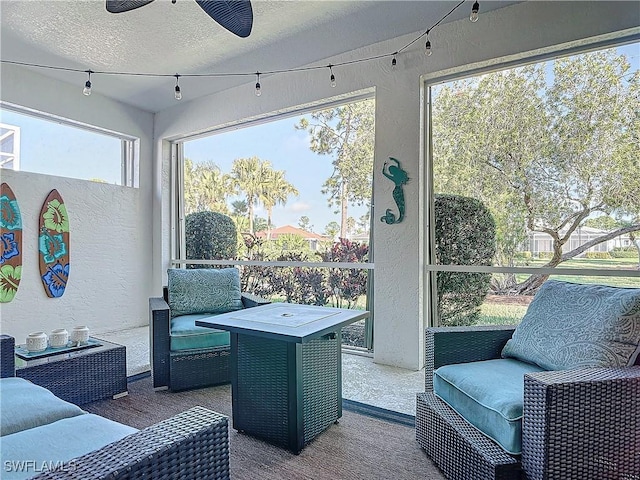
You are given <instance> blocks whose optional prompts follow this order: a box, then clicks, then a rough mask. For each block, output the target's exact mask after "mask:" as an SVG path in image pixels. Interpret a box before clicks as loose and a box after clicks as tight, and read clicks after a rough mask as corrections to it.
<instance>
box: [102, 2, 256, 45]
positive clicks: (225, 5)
mask: <svg viewBox="0 0 640 480" xmlns="http://www.w3.org/2000/svg"><path fill="white" fill-rule="evenodd" d="M106 1H107V11H108V12H110V13H122V12H129V11H131V10H135V9H136V8H139V7H144V6H145V5H147V4H149V3H151V2H153V0H106ZM171 3H176V0H171ZM196 3H197V4H198V5H199V6H200V8H202V9H203V10H204V11H205V12H206V14H207V15H209V16H210V17H211V18H213V19H214V20H215V21H216V22H218V23H219V24H220V25H221V26H223V27H224V28H226V29H227V30H229V31H230V32H231V33H234V34H236V35H238V36H239V37H242V38H246V37H248V36H249V34H250V33H251V27H252V26H253V10H252V8H251V2H250V0H218V1H206V0H196Z"/></svg>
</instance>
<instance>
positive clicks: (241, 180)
mask: <svg viewBox="0 0 640 480" xmlns="http://www.w3.org/2000/svg"><path fill="white" fill-rule="evenodd" d="M270 170H272V168H271V163H270V162H268V161H266V160H260V159H259V158H258V157H251V158H236V159H235V160H234V161H233V165H232V166H231V177H230V178H231V184H232V185H233V186H234V187H236V188H238V190H240V191H242V192H244V194H245V196H246V200H247V207H248V210H249V232H250V233H253V208H254V207H255V205H256V203H257V202H258V199H260V198H261V196H262V195H263V192H264V190H265V186H266V179H267V172H268V171H270Z"/></svg>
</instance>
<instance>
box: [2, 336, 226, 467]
mask: <svg viewBox="0 0 640 480" xmlns="http://www.w3.org/2000/svg"><path fill="white" fill-rule="evenodd" d="M14 343H15V342H14V339H13V337H10V336H7V335H2V336H0V354H1V362H2V363H1V376H2V378H1V379H0V398H1V401H2V422H1V430H2V436H1V437H0V444H1V446H2V448H1V449H0V454H1V456H2V467H1V468H2V471H1V473H0V477H1V478H3V479H7V480H10V479H14V480H16V479H24V478H36V479H77V480H86V479H89V478H91V479H107V478H108V479H134V478H135V479H140V478H149V479H154V480H155V479H167V480H169V479H175V478H180V479H193V480H196V479H198V480H200V479H228V478H229V432H228V429H229V427H228V418H227V417H225V416H224V415H220V414H218V413H215V412H212V411H211V410H207V409H205V408H203V407H194V408H191V409H189V410H187V411H185V412H182V413H180V414H178V415H176V416H174V417H171V418H169V419H167V420H165V421H162V422H160V423H158V424H156V425H152V426H150V427H148V428H145V429H143V430H139V431H137V430H135V429H133V428H131V427H128V426H126V425H122V424H119V423H117V422H113V421H111V420H107V419H106V418H103V417H100V416H98V415H93V414H89V413H87V412H84V411H83V410H81V409H80V408H79V407H77V406H75V405H73V404H72V403H69V402H65V401H64V400H61V399H59V398H58V397H56V396H54V395H53V394H52V393H51V392H50V391H48V390H46V389H45V388H42V387H39V386H37V385H34V384H32V383H30V382H29V381H27V380H24V379H22V378H16V377H15V365H14V356H13V352H14Z"/></svg>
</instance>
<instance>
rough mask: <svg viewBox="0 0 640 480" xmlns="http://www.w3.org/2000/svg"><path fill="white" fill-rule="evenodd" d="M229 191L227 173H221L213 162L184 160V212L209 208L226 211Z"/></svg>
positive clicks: (221, 211)
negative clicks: (195, 162) (194, 162)
mask: <svg viewBox="0 0 640 480" xmlns="http://www.w3.org/2000/svg"><path fill="white" fill-rule="evenodd" d="M229 193H230V182H229V177H228V175H225V174H223V173H222V172H221V171H220V168H219V167H218V166H217V165H216V164H215V163H213V162H205V163H197V164H195V165H194V164H193V162H192V161H191V160H190V159H188V158H185V161H184V209H185V214H189V213H194V212H201V211H203V210H211V211H215V212H220V213H227V211H228V207H227V203H226V201H227V197H228V196H229Z"/></svg>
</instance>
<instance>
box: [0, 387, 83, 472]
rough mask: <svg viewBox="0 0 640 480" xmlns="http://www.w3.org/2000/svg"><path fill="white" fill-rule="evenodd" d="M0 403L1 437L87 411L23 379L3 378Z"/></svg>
mask: <svg viewBox="0 0 640 480" xmlns="http://www.w3.org/2000/svg"><path fill="white" fill-rule="evenodd" d="M0 406H1V407H2V408H0V436H4V435H10V434H12V433H15V432H19V431H21V430H26V429H28V428H34V427H38V426H40V425H46V424H48V423H53V422H55V421H57V420H60V419H62V418H68V417H75V416H76V415H82V414H83V413H84V411H83V410H82V409H81V408H80V407H78V406H77V405H74V404H73V403H69V402H65V401H64V400H62V399H60V398H58V397H56V396H55V395H54V394H53V393H51V392H50V391H49V390H47V389H46V388H42V387H40V386H38V385H34V384H33V383H31V382H29V381H27V380H25V379H24V378H3V379H0ZM3 478H4V477H3Z"/></svg>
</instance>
